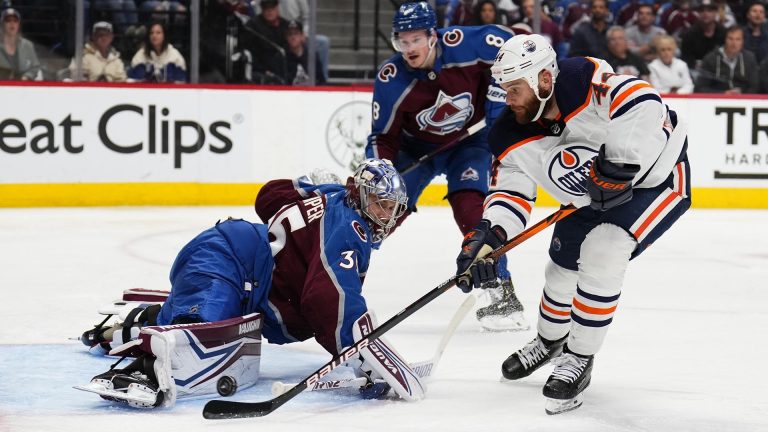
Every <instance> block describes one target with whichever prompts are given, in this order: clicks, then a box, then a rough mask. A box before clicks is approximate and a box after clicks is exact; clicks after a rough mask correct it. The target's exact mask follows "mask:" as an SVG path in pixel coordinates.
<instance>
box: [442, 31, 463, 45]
mask: <svg viewBox="0 0 768 432" xmlns="http://www.w3.org/2000/svg"><path fill="white" fill-rule="evenodd" d="M462 40H464V32H463V31H461V30H459V29H453V30H451V31H447V32H445V34H443V43H444V44H446V45H447V46H449V47H455V46H456V45H458V44H460V43H461V41H462Z"/></svg>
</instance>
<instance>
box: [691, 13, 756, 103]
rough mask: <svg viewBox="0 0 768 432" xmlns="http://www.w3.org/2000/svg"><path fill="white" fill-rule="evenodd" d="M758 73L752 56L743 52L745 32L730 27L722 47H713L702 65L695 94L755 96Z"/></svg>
mask: <svg viewBox="0 0 768 432" xmlns="http://www.w3.org/2000/svg"><path fill="white" fill-rule="evenodd" d="M757 74H758V65H757V60H755V55H754V54H752V53H751V52H749V51H746V50H744V30H743V29H742V28H741V27H739V26H733V27H730V28H729V29H728V30H726V34H725V43H724V44H723V46H722V47H720V48H715V49H714V50H713V51H712V52H710V53H709V54H707V55H706V56H705V57H704V60H703V61H702V62H701V68H700V70H699V75H698V77H697V78H696V92H700V93H725V94H741V93H757V92H758V90H759V78H758V76H757Z"/></svg>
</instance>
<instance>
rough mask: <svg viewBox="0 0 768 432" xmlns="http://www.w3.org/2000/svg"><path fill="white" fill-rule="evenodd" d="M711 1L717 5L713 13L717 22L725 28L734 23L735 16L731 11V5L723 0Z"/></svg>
mask: <svg viewBox="0 0 768 432" xmlns="http://www.w3.org/2000/svg"><path fill="white" fill-rule="evenodd" d="M713 1H714V3H715V5H716V6H717V13H716V14H715V19H716V20H717V22H718V23H720V25H721V26H723V27H725V28H728V27H731V26H734V25H736V24H737V22H736V17H735V16H734V15H733V11H731V7H730V6H728V3H726V2H725V0H713Z"/></svg>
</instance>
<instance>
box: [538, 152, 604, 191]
mask: <svg viewBox="0 0 768 432" xmlns="http://www.w3.org/2000/svg"><path fill="white" fill-rule="evenodd" d="M596 155H597V150H594V149H591V148H589V147H585V146H570V147H566V148H564V149H561V150H559V151H558V152H557V153H554V154H553V155H552V156H551V161H550V162H549V171H548V173H547V174H548V175H549V179H550V180H551V181H552V183H554V185H555V186H557V187H558V188H559V189H560V190H562V191H563V192H566V193H569V194H571V195H574V196H582V195H584V194H586V193H587V188H586V187H585V183H586V181H587V178H589V168H590V166H592V159H593V158H594V157H595V156H596Z"/></svg>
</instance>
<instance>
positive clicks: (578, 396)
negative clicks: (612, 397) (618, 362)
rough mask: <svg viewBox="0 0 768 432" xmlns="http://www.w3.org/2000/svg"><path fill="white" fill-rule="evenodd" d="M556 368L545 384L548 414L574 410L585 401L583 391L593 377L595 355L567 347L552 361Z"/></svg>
mask: <svg viewBox="0 0 768 432" xmlns="http://www.w3.org/2000/svg"><path fill="white" fill-rule="evenodd" d="M552 362H553V363H554V364H555V370H554V371H553V372H552V375H550V376H549V379H548V380H547V383H546V384H544V390H543V393H544V396H545V397H546V398H547V403H546V406H545V408H544V409H545V411H546V412H547V414H550V415H552V414H560V413H564V412H567V411H571V410H574V409H576V408H578V407H580V406H581V404H582V403H583V402H584V400H583V393H582V392H583V391H584V389H586V388H587V386H589V382H590V380H591V378H592V365H593V364H594V362H595V356H593V355H590V356H582V355H578V354H575V353H573V352H571V351H569V350H568V347H565V349H564V350H563V354H562V355H561V356H560V357H557V358H555V359H554V360H553V361H552Z"/></svg>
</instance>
